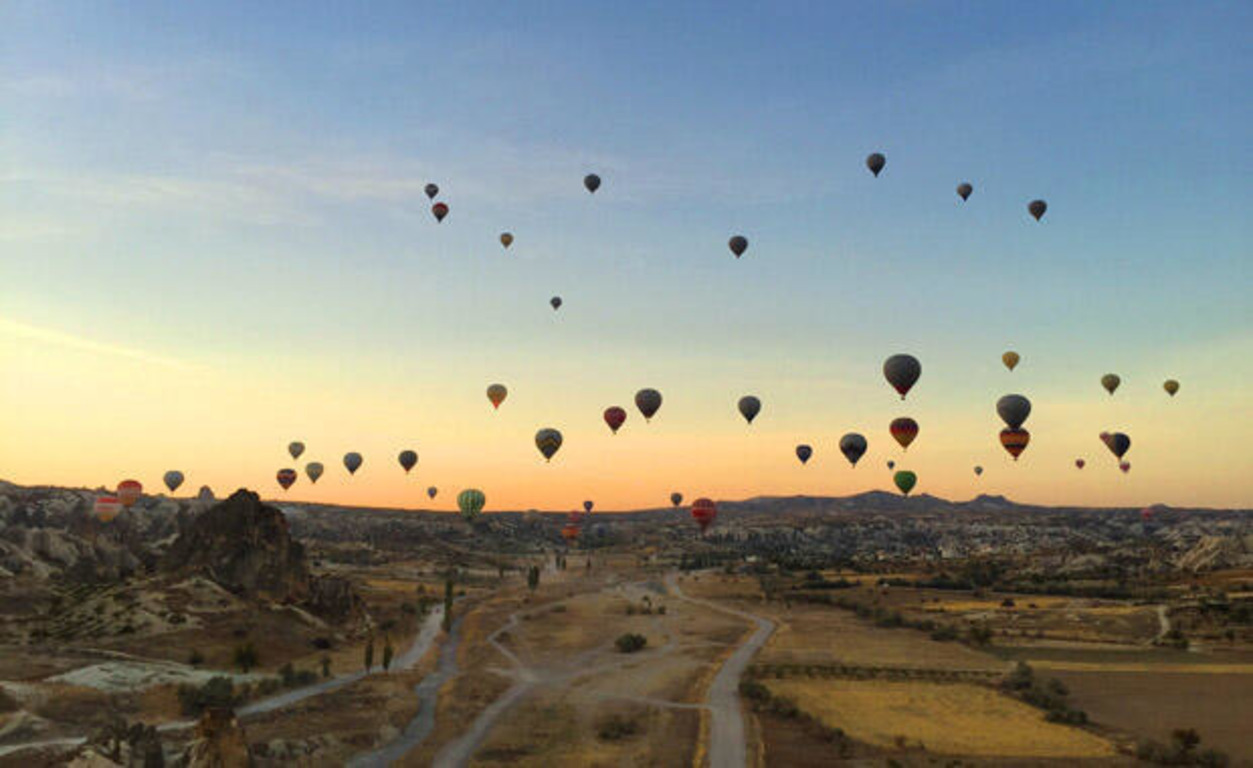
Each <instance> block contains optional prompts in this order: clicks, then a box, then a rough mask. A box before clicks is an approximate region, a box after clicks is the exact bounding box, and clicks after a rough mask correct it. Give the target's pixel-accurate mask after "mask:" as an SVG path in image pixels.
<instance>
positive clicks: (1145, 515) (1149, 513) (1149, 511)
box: [1140, 507, 1153, 523]
mask: <svg viewBox="0 0 1253 768" xmlns="http://www.w3.org/2000/svg"><path fill="white" fill-rule="evenodd" d="M1152 519H1153V508H1152V507H1145V508H1144V509H1142V510H1140V521H1141V522H1144V523H1147V522H1149V521H1150V520H1152Z"/></svg>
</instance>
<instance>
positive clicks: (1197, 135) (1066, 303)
mask: <svg viewBox="0 0 1253 768" xmlns="http://www.w3.org/2000/svg"><path fill="white" fill-rule="evenodd" d="M1250 29H1253V6H1251V5H1249V4H1248V3H1242V2H1229V3H1225V2H1207V3H1189V4H1179V3H1165V2H1117V3H1100V4H1094V3H1088V2H1057V3H1047V4H1023V3H1011V4H999V3H973V2H971V3H965V2H934V3H914V2H881V3H857V4H853V3H837V2H831V3H771V4H761V3H748V2H717V3H713V2H688V3H672V2H668V3H661V2H640V3H582V2H545V3H530V2H525V3H490V4H485V3H473V2H465V3H411V2H396V3H371V4H368V7H364V8H352V7H350V6H349V5H346V4H340V3H295V2H267V3H255V2H219V3H201V4H192V3H176V4H170V3H159V2H151V3H149V2H133V3H126V4H118V5H108V4H103V3H89V2H66V3H43V2H22V1H20V0H19V1H11V2H7V3H4V4H3V5H0V478H4V479H7V480H9V481H12V482H17V483H21V484H58V485H74V486H87V487H97V486H99V487H114V486H115V485H116V483H117V482H119V481H120V480H122V479H124V478H128V477H134V478H136V479H139V480H140V481H142V482H143V483H144V484H145V486H146V487H147V488H148V489H149V490H156V489H158V487H159V486H160V479H161V476H162V474H163V473H164V472H165V471H166V470H168V469H179V470H181V471H183V472H184V473H185V475H186V477H187V482H186V485H185V486H184V487H183V488H182V489H180V494H187V493H193V494H194V493H195V492H196V490H197V489H198V488H199V487H200V486H202V485H208V486H210V487H211V488H212V489H214V491H215V492H217V493H218V495H223V494H224V493H229V492H230V491H232V490H233V489H235V488H238V487H249V488H253V489H257V490H259V491H260V492H261V493H262V495H263V496H266V497H270V498H285V499H290V500H303V501H323V502H328V503H339V504H348V505H353V504H357V505H381V506H397V507H423V508H426V507H430V506H431V505H430V504H428V502H427V499H426V496H425V489H426V488H427V487H428V486H436V487H438V488H439V489H440V494H439V496H438V497H437V498H436V500H435V502H434V507H435V508H439V509H452V508H453V507H454V505H455V496H456V493H457V492H458V491H459V490H460V489H463V488H467V487H477V488H481V489H482V490H483V491H484V492H485V493H486V495H487V499H488V507H487V508H488V510H489V511H490V510H491V509H493V508H495V509H527V508H540V509H555V510H563V509H573V508H575V507H576V506H578V505H579V504H580V503H581V502H582V501H583V500H584V499H593V500H595V501H596V502H597V508H598V509H601V510H615V509H630V508H640V507H652V506H660V505H664V504H666V503H667V500H668V496H669V494H670V492H671V491H675V490H677V491H681V492H683V493H684V494H685V495H686V496H687V498H689V499H692V498H696V497H698V496H710V497H713V498H715V499H736V498H745V497H750V496H756V495H766V494H770V495H774V494H778V495H790V494H829V495H844V494H852V493H858V492H862V491H866V490H871V489H889V488H891V487H892V474H891V473H890V472H889V471H888V469H887V467H886V466H885V464H886V462H887V461H888V460H894V461H895V462H896V464H897V468H898V469H909V470H913V471H915V472H916V473H917V474H918V485H917V488H916V490H915V493H931V494H935V495H939V496H944V497H947V498H956V499H963V498H969V497H972V496H974V495H976V494H979V493H993V494H1005V495H1007V496H1009V497H1010V498H1012V499H1015V500H1018V501H1024V502H1033V503H1043V504H1078V505H1091V506H1106V505H1118V506H1139V505H1146V504H1151V503H1169V504H1174V505H1203V506H1223V507H1245V508H1247V507H1253V460H1251V457H1250V453H1249V449H1248V445H1247V442H1246V438H1247V435H1248V434H1250V433H1251V432H1253V390H1251V388H1250V385H1249V381H1250V376H1251V375H1253V303H1251V302H1250V301H1249V299H1248V290H1249V287H1250V285H1253V279H1251V278H1253V217H1250V216H1249V213H1248V212H1249V210H1250V209H1251V208H1253V185H1250V184H1249V179H1250V178H1253V149H1251V147H1253V142H1251V141H1250V138H1251V136H1253V130H1251V129H1253V102H1251V101H1250V100H1249V99H1248V98H1247V94H1248V93H1251V92H1253V60H1251V59H1253V53H1251V49H1250V48H1249V46H1248V44H1247V35H1248V31H1249V30H1250ZM1242 94H1243V95H1242ZM875 151H878V152H882V153H884V154H885V155H886V156H887V166H886V169H885V170H884V171H883V173H882V174H881V175H880V176H879V177H878V178H874V177H873V176H872V175H871V174H870V173H869V172H868V171H867V170H866V168H865V166H864V160H865V157H866V155H867V154H869V153H870V152H875ZM591 172H595V173H597V174H599V175H600V176H601V177H602V179H603V180H604V183H603V186H602V187H601V188H600V190H599V191H598V192H596V194H595V195H590V194H588V193H587V192H586V191H585V190H584V189H583V186H582V183H581V180H582V178H583V176H584V175H585V174H587V173H591ZM961 181H969V182H971V183H972V184H973V185H974V188H975V190H974V194H973V195H972V196H971V197H970V199H969V201H967V202H965V203H963V202H962V201H961V200H960V199H959V198H958V196H957V195H956V193H955V191H954V189H955V186H956V185H957V184H958V183H959V182H961ZM428 182H435V183H437V184H439V186H440V188H441V194H440V198H439V199H441V200H443V201H445V202H446V203H447V204H448V205H449V207H450V209H451V212H450V214H449V216H448V218H447V219H446V220H445V221H443V222H442V223H436V221H435V220H434V218H433V217H432V216H431V213H430V209H429V206H430V201H428V200H427V199H426V197H425V195H424V194H423V192H422V190H423V187H424V186H425V185H426V184H427V183H428ZM1035 198H1043V199H1045V200H1047V201H1048V204H1049V209H1048V213H1047V214H1046V215H1045V217H1044V219H1043V221H1042V222H1039V223H1037V222H1035V221H1034V220H1032V219H1031V218H1030V216H1028V214H1027V211H1026V204H1027V202H1028V201H1029V200H1032V199H1035ZM503 231H509V232H511V233H513V235H514V236H515V241H514V244H513V246H512V247H511V248H509V249H508V250H505V249H503V248H502V247H501V246H500V244H499V242H498V236H499V234H500V233H501V232H503ZM735 234H742V235H744V236H746V237H747V238H748V239H749V241H750V245H749V249H748V251H747V253H746V254H745V255H744V256H743V257H742V258H740V259H738V260H737V259H735V258H734V257H733V256H732V255H731V253H730V251H729V250H728V249H727V245H726V243H727V240H728V238H729V237H731V236H732V235H735ZM553 295H560V296H562V298H563V299H564V305H563V306H562V307H561V309H560V311H558V312H554V311H553V310H552V309H551V308H550V307H549V304H548V301H549V298H550V297H551V296H553ZM1007 349H1014V350H1016V351H1018V352H1019V353H1020V354H1021V355H1022V362H1021V363H1020V364H1019V366H1018V367H1017V369H1016V370H1014V371H1013V372H1010V371H1007V370H1006V369H1005V368H1004V367H1003V366H1002V365H1001V362H1000V358H1001V354H1002V352H1004V351H1005V350H1007ZM898 352H908V353H911V354H914V355H915V356H917V357H918V358H919V359H920V360H921V362H922V367H923V374H922V378H921V380H920V381H919V383H918V385H917V386H916V387H915V388H914V390H913V391H912V392H911V393H910V394H909V398H908V400H906V401H904V402H902V401H901V400H900V398H899V397H898V396H897V395H896V394H895V392H894V391H893V390H892V389H891V388H890V387H889V386H888V385H887V383H886V382H885V381H884V379H883V376H882V372H881V368H882V364H883V361H884V359H885V358H887V357H888V356H889V355H891V354H894V353H898ZM1107 372H1116V373H1118V374H1119V375H1121V377H1122V380H1123V384H1122V387H1121V388H1120V389H1119V390H1118V391H1117V393H1116V394H1115V395H1114V396H1112V397H1111V396H1109V395H1107V394H1106V393H1105V392H1104V390H1103V389H1101V387H1100V384H1099V380H1100V377H1101V375H1102V374H1104V373H1107ZM1167 378H1176V379H1178V380H1179V381H1180V382H1181V385H1182V387H1181V390H1180V392H1179V394H1178V395H1177V396H1176V397H1174V398H1170V397H1168V396H1167V395H1166V394H1165V392H1164V391H1163V390H1162V386H1161V385H1162V382H1163V380H1165V379H1167ZM493 382H500V383H503V384H505V385H507V386H508V387H509V391H510V394H509V398H508V399H507V400H506V402H505V403H504V405H502V406H501V408H500V410H499V411H494V410H493V409H492V408H491V406H490V404H489V403H488V401H487V399H486V396H485V394H484V391H485V389H486V387H487V386H488V385H489V384H491V383H493ZM643 387H654V388H656V389H659V390H660V391H661V392H662V393H663V395H664V397H665V402H664V405H663V406H662V408H661V411H660V412H659V414H658V415H657V416H656V417H655V418H654V419H653V420H652V422H651V423H649V424H645V423H644V421H643V419H642V418H641V417H640V415H639V413H638V412H637V411H636V410H635V409H634V407H633V405H632V398H633V395H634V393H635V391H636V390H638V389H640V388H643ZM1011 392H1016V393H1021V394H1024V395H1026V396H1028V397H1029V398H1030V399H1031V401H1032V403H1033V406H1034V407H1033V411H1032V414H1031V417H1030V419H1029V420H1028V421H1027V423H1026V425H1025V426H1026V428H1027V429H1029V430H1030V431H1031V435H1032V439H1031V444H1030V446H1029V447H1028V449H1027V451H1026V452H1025V453H1024V454H1023V455H1022V457H1021V459H1020V460H1019V461H1017V462H1014V461H1012V460H1011V459H1010V458H1009V456H1008V454H1006V453H1005V452H1004V451H1003V449H1002V448H1001V446H1000V444H999V441H998V437H997V435H998V432H999V430H1000V429H1001V428H1002V426H1003V425H1002V424H1001V422H1000V420H999V418H998V417H997V415H996V411H995V402H996V400H997V398H998V397H1000V396H1001V395H1003V394H1007V393H1011ZM745 394H754V395H757V396H758V397H760V398H761V400H762V402H763V410H762V413H761V415H760V416H759V417H758V418H757V420H756V421H755V422H754V423H753V424H752V425H751V426H748V425H746V424H745V423H744V421H743V420H742V419H741V418H740V417H739V415H738V413H737V412H736V402H737V400H738V399H739V398H740V397H741V396H743V395H745ZM611 405H621V406H623V407H625V408H627V410H628V411H629V413H630V415H629V417H628V419H627V422H626V425H625V426H624V427H623V428H622V430H621V431H620V432H619V433H618V434H617V435H611V434H610V432H609V430H608V428H607V427H606V426H605V425H604V423H603V422H602V420H601V412H602V411H603V410H604V409H605V408H606V407H608V406H611ZM897 416H912V417H913V418H915V419H916V420H917V421H918V422H919V424H920V426H921V429H920V434H919V437H918V439H917V441H916V442H915V443H914V444H913V445H912V446H911V447H910V449H909V450H908V452H904V451H902V450H901V449H900V447H899V446H897V445H896V444H895V442H893V441H892V439H891V438H890V436H889V434H888V428H887V425H888V423H889V422H890V421H891V420H892V419H893V418H896V417H897ZM544 427H554V428H557V429H559V430H561V431H562V432H563V434H564V436H565V444H564V446H563V447H562V449H561V451H560V452H559V453H558V454H557V456H556V457H555V458H554V459H553V460H552V462H551V463H545V462H544V460H543V458H542V457H541V456H540V455H539V453H538V451H537V450H536V447H535V445H534V441H533V437H534V434H535V432H536V431H537V430H539V429H540V428H544ZM1105 430H1109V431H1123V432H1126V433H1127V434H1129V435H1130V436H1131V438H1132V448H1131V450H1130V452H1129V453H1128V454H1127V459H1128V460H1129V461H1130V462H1131V464H1132V470H1131V472H1129V473H1127V474H1125V475H1124V474H1123V473H1121V472H1119V471H1118V469H1117V462H1116V460H1115V459H1114V457H1113V456H1112V455H1111V454H1110V453H1109V452H1108V451H1107V450H1106V449H1105V447H1104V446H1103V445H1102V444H1101V442H1100V441H1099V439H1098V437H1097V435H1098V433H1099V432H1101V431H1105ZM850 431H857V432H861V433H863V434H864V435H865V436H866V437H867V439H868V440H869V444H870V449H869V451H868V453H867V454H866V456H865V457H864V458H863V459H862V460H861V462H860V463H859V464H858V466H857V467H856V468H853V467H850V466H849V464H848V462H847V461H845V460H844V458H843V456H841V455H840V454H839V452H838V449H837V444H838V441H839V438H840V436H841V435H842V434H844V433H845V432H850ZM292 440H301V441H303V442H304V443H305V444H306V445H307V446H308V449H307V452H306V454H305V455H304V456H302V457H301V459H300V461H299V462H293V461H292V460H291V458H290V457H289V456H288V454H287V451H286V446H287V444H288V443H289V442H290V441H292ZM798 443H808V444H810V445H812V446H813V447H814V458H813V459H812V460H811V461H810V462H809V464H808V465H806V466H802V465H801V464H800V463H799V462H798V461H797V459H796V458H795V456H794V453H793V450H794V447H795V446H796V445H797V444H798ZM406 448H412V449H414V450H416V451H417V452H418V454H419V463H418V466H417V468H416V469H415V470H414V471H413V472H412V473H411V474H409V475H406V474H405V473H404V472H403V471H402V470H401V469H400V467H399V465H398V463H397V460H396V455H397V453H398V452H399V451H400V450H402V449H406ZM347 451H359V452H361V453H362V454H363V455H364V456H365V464H364V466H363V468H362V469H361V470H360V471H359V472H358V473H357V474H356V475H355V476H351V477H350V476H349V475H348V473H347V472H346V471H344V469H343V467H342V465H341V463H340V460H341V457H342V456H343V454H344V453H345V452H347ZM1076 457H1084V458H1086V460H1087V468H1086V469H1084V470H1082V471H1079V470H1076V469H1075V467H1074V464H1073V462H1074V459H1075V458H1076ZM312 460H316V461H322V462H324V463H325V464H326V465H327V472H326V474H325V475H324V476H323V478H322V479H321V481H320V482H318V484H316V485H310V484H309V482H308V481H307V480H306V479H305V478H304V477H303V475H302V477H301V479H300V480H299V481H298V482H297V484H296V485H295V486H293V487H292V488H291V489H290V491H288V492H286V493H283V492H282V491H281V489H280V488H279V487H278V485H277V484H276V482H275V479H274V476H275V472H276V471H277V470H278V469H280V468H283V467H295V468H298V469H303V466H304V464H305V463H306V462H308V461H312ZM975 465H981V466H982V467H984V470H985V471H984V473H983V475H982V476H981V477H976V476H975V474H974V472H973V471H972V468H973V467H974V466H975Z"/></svg>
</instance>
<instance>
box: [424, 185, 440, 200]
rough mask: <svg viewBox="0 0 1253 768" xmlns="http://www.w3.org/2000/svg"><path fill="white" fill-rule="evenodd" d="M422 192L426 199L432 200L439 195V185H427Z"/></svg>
mask: <svg viewBox="0 0 1253 768" xmlns="http://www.w3.org/2000/svg"><path fill="white" fill-rule="evenodd" d="M424 191H425V192H426V196H427V198H428V199H431V200H434V199H435V196H436V195H438V194H439V185H437V184H427V185H426V188H425V190H424Z"/></svg>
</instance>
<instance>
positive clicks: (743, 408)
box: [737, 395, 761, 424]
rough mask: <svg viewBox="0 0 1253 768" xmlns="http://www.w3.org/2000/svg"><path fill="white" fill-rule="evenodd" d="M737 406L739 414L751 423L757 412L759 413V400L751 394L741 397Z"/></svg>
mask: <svg viewBox="0 0 1253 768" xmlns="http://www.w3.org/2000/svg"><path fill="white" fill-rule="evenodd" d="M737 407H738V408H739V409H740V415H741V416H743V417H744V420H745V421H747V422H748V423H749V424H752V423H753V419H755V418H757V414H759V413H761V401H760V400H758V399H757V398H755V397H753V396H752V395H745V396H744V397H741V398H740V402H739V404H738V405H737Z"/></svg>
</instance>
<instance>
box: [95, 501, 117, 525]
mask: <svg viewBox="0 0 1253 768" xmlns="http://www.w3.org/2000/svg"><path fill="white" fill-rule="evenodd" d="M92 509H93V511H94V512H95V513H96V517H97V518H99V519H100V521H101V522H105V523H107V522H109V521H110V520H112V519H113V518H115V517H117V514H118V513H119V512H121V511H122V502H120V501H118V499H117V497H116V496H107V495H106V496H97V497H96V501H95V504H94V505H93V506H92Z"/></svg>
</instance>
